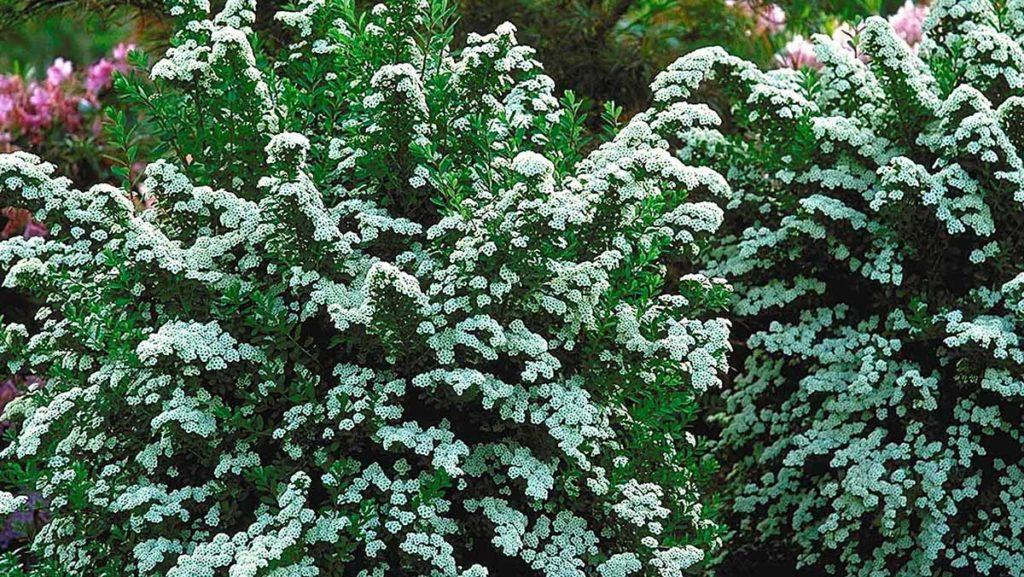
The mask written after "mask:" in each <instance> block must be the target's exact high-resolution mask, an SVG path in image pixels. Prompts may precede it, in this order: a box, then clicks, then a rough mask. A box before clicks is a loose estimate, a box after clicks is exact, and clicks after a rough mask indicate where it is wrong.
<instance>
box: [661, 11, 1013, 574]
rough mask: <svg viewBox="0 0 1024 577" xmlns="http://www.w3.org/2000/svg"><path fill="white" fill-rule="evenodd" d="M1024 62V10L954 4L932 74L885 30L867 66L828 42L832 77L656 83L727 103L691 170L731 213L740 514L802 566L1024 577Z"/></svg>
mask: <svg viewBox="0 0 1024 577" xmlns="http://www.w3.org/2000/svg"><path fill="white" fill-rule="evenodd" d="M1022 39H1024V2H1020V1H1019V0H1010V1H1008V2H1006V3H1005V5H1004V6H1002V7H1001V10H999V11H998V12H997V11H995V10H994V9H993V6H992V5H991V4H989V3H988V2H987V1H985V0H970V1H964V0H943V1H939V2H936V3H935V4H933V5H932V7H931V10H930V14H929V16H928V18H927V20H926V22H925V24H924V38H923V40H922V41H921V44H920V48H919V50H917V51H915V50H913V49H911V47H910V46H909V45H908V44H907V42H905V41H904V40H903V39H902V38H900V36H899V35H898V32H897V30H894V29H893V27H892V26H890V24H889V23H888V22H887V21H886V20H884V19H882V18H877V17H876V18H871V19H868V20H867V21H866V22H865V23H864V24H863V26H862V27H861V28H860V30H859V32H858V33H857V35H856V38H855V39H854V41H855V44H856V46H857V53H858V54H863V55H864V56H865V58H864V59H859V58H857V57H856V55H855V54H854V53H853V52H852V51H850V50H848V49H846V48H844V47H843V46H841V45H839V44H838V43H836V42H834V41H832V40H831V39H830V38H828V37H824V36H819V37H817V38H816V56H817V60H818V61H819V62H820V63H821V69H820V71H813V70H805V71H804V72H803V73H797V72H794V71H791V70H785V69H783V70H776V71H772V72H768V73H764V72H760V71H758V70H757V69H756V68H755V67H754V66H753V65H751V64H748V63H745V62H743V61H740V60H738V59H736V58H733V57H731V56H728V55H727V54H725V53H724V52H722V51H721V50H717V49H709V50H704V51H701V52H698V53H695V54H693V55H691V56H689V57H687V58H684V59H683V60H681V61H680V62H678V63H677V64H675V65H674V66H672V67H671V68H670V69H669V70H668V71H667V72H666V73H665V74H664V75H663V77H661V78H659V79H658V80H657V81H656V82H655V85H654V90H655V94H656V98H658V99H660V100H661V101H668V100H674V99H677V98H689V97H691V96H692V95H694V94H697V89H698V87H700V86H701V85H703V84H706V83H711V84H716V85H718V86H721V87H722V91H723V92H725V93H727V94H729V95H730V98H731V108H730V109H729V115H728V118H727V119H725V120H726V122H724V123H723V126H728V129H722V130H721V131H709V130H706V129H704V130H700V131H693V132H692V133H691V134H690V135H689V136H688V142H689V146H688V147H687V149H686V150H685V151H684V152H683V158H684V160H686V161H687V162H691V163H700V162H703V161H704V160H705V159H707V160H708V161H711V162H714V163H716V165H717V166H718V167H719V170H720V171H721V172H722V173H723V174H725V175H726V176H727V179H728V180H729V182H730V185H731V186H732V188H733V190H734V191H735V194H736V196H735V197H734V199H733V200H732V201H731V204H730V207H731V208H732V210H731V211H730V212H729V214H730V218H728V219H727V220H726V222H727V224H726V227H725V234H722V235H720V236H718V237H716V238H717V239H720V240H721V242H720V243H716V245H717V246H716V248H714V249H713V250H711V251H709V252H707V253H705V254H706V255H707V258H708V268H709V270H710V271H711V274H721V275H725V276H726V277H727V278H729V279H730V281H731V282H733V283H734V287H735V289H736V294H737V298H736V300H735V303H734V312H735V313H736V314H737V315H739V316H742V317H745V319H744V320H743V322H742V323H741V325H740V326H743V327H745V328H744V329H742V332H743V333H746V334H745V335H741V336H746V337H748V338H747V347H746V349H747V351H746V353H745V355H746V359H745V364H744V368H743V369H742V371H741V372H740V376H739V377H738V379H737V382H736V383H735V390H734V391H733V392H731V394H729V396H728V399H727V404H726V408H725V411H724V416H723V419H724V420H725V430H724V438H723V448H724V449H725V450H726V451H727V452H728V455H729V456H730V460H732V461H733V463H734V466H733V468H732V471H731V473H730V477H729V478H730V479H733V480H734V482H735V486H734V493H735V494H734V499H733V501H732V510H733V512H734V513H735V514H736V516H737V517H738V518H739V520H738V524H737V531H738V532H739V533H740V534H744V535H750V536H754V537H757V538H760V539H764V540H769V539H773V538H781V539H782V540H784V541H786V542H791V543H792V544H794V546H795V547H796V548H797V549H798V552H799V561H800V562H801V564H802V565H805V566H812V567H817V568H818V569H819V570H823V571H824V573H825V574H829V575H833V574H845V575H857V576H868V575H871V576H877V575H898V576H904V575H905V576H910V575H958V576H963V575H992V576H995V575H1010V576H1020V575H1022V574H1024V545H1022V543H1024V540H1022V536H1024V535H1022V532H1024V515H1022V514H1021V513H1022V511H1024V491H1022V487H1024V444H1022V440H1024V439H1022V431H1021V428H1020V419H1021V411H1022V408H1024V402H1022V401H1024V382H1022V375H1024V350H1022V349H1021V344H1022V341H1021V332H1020V331H1021V326H1022V322H1024V306H1022V297H1024V292H1022V288H1024V275H1022V271H1024V250H1022V249H1024V207H1022V204H1024V165H1022V162H1021V154H1022V151H1024V148H1022V147H1024V132H1022V127H1024V122H1022V119H1024V116H1022V115H1024V48H1022V45H1021V41H1022ZM865 61H866V62H865ZM738 324H739V323H738Z"/></svg>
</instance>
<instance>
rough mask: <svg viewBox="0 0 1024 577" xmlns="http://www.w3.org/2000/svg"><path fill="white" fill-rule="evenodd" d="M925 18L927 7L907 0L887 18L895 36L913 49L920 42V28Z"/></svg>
mask: <svg viewBox="0 0 1024 577" xmlns="http://www.w3.org/2000/svg"><path fill="white" fill-rule="evenodd" d="M927 16H928V6H926V5H924V4H920V5H917V4H914V3H913V2H912V1H911V0H907V2H906V4H904V5H903V7H902V8H900V9H899V10H898V11H897V12H896V13H895V14H893V15H892V16H890V17H889V24H890V25H892V29H893V31H894V32H896V35H897V36H899V37H900V38H902V39H903V40H904V41H905V42H906V43H907V44H908V45H910V46H912V47H913V46H916V45H917V43H918V42H920V41H921V28H922V27H923V24H924V19H925V18H926V17H927Z"/></svg>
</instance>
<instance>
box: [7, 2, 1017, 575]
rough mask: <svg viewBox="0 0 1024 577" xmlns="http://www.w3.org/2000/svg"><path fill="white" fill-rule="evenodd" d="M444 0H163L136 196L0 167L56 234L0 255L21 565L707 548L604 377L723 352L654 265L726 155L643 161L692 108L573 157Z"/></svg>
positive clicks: (708, 379)
mask: <svg viewBox="0 0 1024 577" xmlns="http://www.w3.org/2000/svg"><path fill="white" fill-rule="evenodd" d="M446 5H447V3H446V2H442V1H438V2H427V1H426V0H395V1H392V2H387V3H385V4H379V5H377V6H374V7H372V8H371V9H369V10H368V11H367V12H366V13H361V12H359V11H358V10H356V9H355V8H353V5H352V4H351V3H350V2H345V1H342V0H311V1H308V2H300V3H298V4H297V5H295V6H294V7H292V8H290V11H289V12H282V13H279V14H278V15H277V18H276V19H277V21H278V22H280V23H283V24H284V25H285V28H286V30H284V31H280V30H279V31H277V32H278V34H275V35H267V36H266V37H262V36H261V37H259V38H257V36H258V33H257V32H256V31H255V30H254V28H255V24H254V23H255V14H256V13H257V7H256V6H255V4H254V3H252V2H248V1H245V0H229V1H228V2H226V3H225V6H224V8H223V10H221V11H220V12H219V13H217V14H214V15H211V14H210V13H209V12H210V6H209V5H208V4H207V3H205V2H196V1H185V0H175V1H172V2H171V13H172V15H174V16H175V17H177V18H178V20H179V29H178V31H177V33H176V36H175V38H174V40H173V42H172V48H171V49H170V50H169V51H168V52H167V54H166V57H165V58H164V59H163V60H161V61H160V62H158V63H157V64H156V65H155V66H154V68H153V71H152V77H153V78H154V79H155V82H156V84H155V86H153V87H152V88H151V89H150V90H152V91H153V101H152V102H153V106H152V108H151V109H150V111H149V112H147V114H151V115H153V121H154V126H159V127H171V129H172V130H171V131H170V132H167V133H160V136H161V137H162V138H165V139H166V140H167V141H168V142H167V144H168V146H167V147H165V148H166V149H167V150H171V151H173V153H169V156H170V157H171V158H168V159H163V160H156V161H154V162H151V163H150V164H149V168H148V169H147V173H146V187H147V189H148V190H149V192H150V193H151V195H152V196H153V198H154V199H155V200H156V202H155V205H153V206H151V207H148V208H144V209H142V208H140V209H136V208H135V205H134V204H133V203H131V202H130V201H129V199H128V198H127V197H126V195H125V194H124V193H123V192H122V191H120V190H118V189H115V188H113V187H110V186H103V187H96V188H94V189H92V190H90V191H85V192H83V191H78V190H75V189H74V187H73V186H72V184H71V182H69V181H68V180H67V179H63V178H56V177H54V170H55V169H54V167H52V166H50V165H47V164H45V163H43V162H41V161H39V160H38V159H36V158H34V157H32V156H29V155H25V154H21V153H16V154H12V155H0V204H3V205H24V206H26V207H28V208H31V209H33V210H36V211H38V214H39V215H40V216H42V217H43V218H45V219H46V221H47V223H48V224H50V225H51V230H52V231H53V233H54V234H53V235H52V236H51V239H50V240H45V241H44V240H41V239H31V240H25V239H12V240H10V241H5V242H4V243H2V244H0V263H2V264H3V265H4V268H5V269H6V267H8V266H9V267H10V268H9V270H10V271H11V272H10V273H9V274H8V275H7V278H6V279H5V282H6V283H7V284H9V285H16V286H18V287H19V288H21V289H23V290H28V291H32V292H34V293H36V294H37V295H38V296H39V298H40V299H42V300H45V301H46V308H45V309H44V311H45V313H44V314H41V315H40V317H39V319H37V321H38V322H37V324H38V326H34V327H32V330H29V329H28V328H27V327H24V326H21V325H17V326H15V325H10V326H6V327H4V328H3V332H2V333H0V337H2V339H0V360H2V361H3V362H5V363H7V364H8V365H9V366H12V367H15V366H16V367H17V368H18V370H25V371H30V372H32V373H33V374H38V375H40V376H41V377H45V378H46V379H47V382H46V385H45V386H42V387H38V388H35V389H33V390H31V391H29V392H28V393H27V394H25V395H22V396H21V397H19V398H18V399H17V400H15V401H12V402H11V403H9V404H8V408H7V410H6V414H5V418H8V419H10V421H11V431H12V432H13V433H14V438H15V440H14V442H13V443H12V444H11V445H10V447H8V448H7V449H5V450H4V452H3V454H2V458H4V459H6V458H8V457H16V458H17V459H22V460H25V461H26V463H28V465H27V466H26V467H25V468H24V471H26V475H29V476H31V479H29V481H31V482H32V483H33V484H34V485H35V487H34V488H35V489H36V490H38V491H39V492H41V493H42V495H43V498H45V499H46V501H47V503H48V508H49V510H50V513H51V515H52V517H53V521H52V522H51V523H50V524H48V525H47V526H46V528H45V529H44V530H43V531H42V532H41V533H40V534H39V535H38V537H37V538H36V539H35V542H34V543H33V545H32V547H33V548H34V549H35V551H36V553H37V555H36V557H37V558H38V559H39V560H40V562H41V563H47V562H51V561H52V562H53V563H55V564H56V565H57V566H58V567H59V569H60V571H61V574H68V575H83V576H84V575H96V574H115V573H116V574H133V575H168V576H170V577H215V576H222V575H227V576H229V577H283V576H310V577H312V576H315V575H328V574H331V575H333V574H340V573H339V571H342V572H345V573H346V574H348V573H351V574H352V575H358V576H359V577H370V576H375V577H376V576H381V577H382V576H384V575H397V574H410V575H430V576H432V577H442V576H450V577H456V576H464V577H484V576H485V575H488V574H495V573H500V574H505V573H510V572H517V573H519V574H537V575H547V576H551V577H554V576H558V577H572V576H579V577H583V576H585V575H602V576H605V577H615V576H625V575H634V576H638V575H648V576H666V577H669V576H677V575H680V574H681V572H682V571H683V570H684V569H686V568H687V567H689V566H690V565H692V564H694V563H696V562H698V561H699V560H700V559H702V558H703V557H704V550H705V549H706V548H708V547H711V546H714V545H715V541H716V539H717V534H718V533H717V527H716V526H715V525H714V524H713V522H711V521H710V520H709V519H708V518H707V516H706V513H705V512H704V508H703V507H702V504H703V503H704V496H703V495H702V494H701V492H700V491H701V489H700V487H699V480H700V479H699V478H698V475H699V473H697V472H695V471H698V470H699V469H701V467H700V466H698V465H697V464H696V463H695V462H692V461H693V459H696V458H698V457H697V455H698V452H697V451H698V450H697V446H698V443H697V442H696V439H695V437H694V436H693V435H692V434H691V433H689V432H686V431H685V430H681V429H685V428H684V427H680V426H678V423H677V422H675V420H674V419H675V415H672V418H673V422H672V423H663V422H658V421H656V420H651V419H654V418H653V417H651V418H648V416H647V415H648V413H649V412H650V411H649V409H650V405H649V404H648V405H641V404H640V401H638V400H637V399H641V398H643V399H646V400H645V401H644V402H647V403H652V402H653V403H661V402H670V403H671V406H672V407H673V410H678V411H681V412H688V411H690V409H692V408H694V406H695V403H696V400H695V397H696V395H697V394H698V393H700V392H703V391H705V390H707V389H709V388H711V387H715V386H718V385H719V384H720V383H721V376H722V374H723V372H724V371H725V370H726V369H727V364H726V360H725V355H726V353H727V352H728V350H729V349H730V344H729V338H728V334H729V324H728V322H727V321H726V320H725V319H722V318H716V317H715V315H716V314H718V312H719V310H720V309H721V305H718V306H708V305H707V303H709V302H712V301H714V300H715V299H718V300H719V301H721V300H722V299H721V296H722V294H723V293H724V292H725V291H726V290H727V288H728V287H727V285H725V284H724V282H722V281H720V280H717V279H714V278H709V277H706V276H703V275H696V274H693V275H686V276H684V277H683V278H680V279H666V274H667V273H666V267H664V265H663V261H662V257H663V256H665V255H669V254H672V253H679V254H685V255H695V254H697V253H698V252H699V250H698V244H699V243H702V242H705V241H706V239H707V238H708V237H709V236H710V235H712V234H714V232H715V231H716V229H717V228H718V227H719V226H720V225H721V223H722V220H723V213H722V211H721V210H720V209H719V208H717V206H716V205H715V204H713V203H712V201H715V200H718V199H720V198H723V197H726V196H727V195H728V194H729V189H728V187H727V186H726V184H725V181H724V179H723V178H722V177H721V176H719V175H718V174H717V173H716V172H714V171H713V170H710V169H707V168H700V167H693V166H690V165H688V164H686V163H684V162H683V161H682V160H680V159H679V158H678V157H676V156H674V155H673V154H672V153H670V152H669V149H670V145H669V143H670V142H671V141H674V140H675V139H676V138H677V137H678V136H679V135H680V134H682V133H684V132H685V131H687V130H690V129H697V128H701V129H704V128H709V127H711V126H712V125H713V123H714V115H713V114H712V113H711V111H710V109H708V108H707V107H700V106H693V107H689V106H666V105H662V104H659V105H658V106H656V107H655V108H654V109H652V110H650V111H647V112H644V113H642V114H640V115H638V116H637V117H636V118H634V119H633V120H632V121H631V122H630V123H629V125H628V126H627V127H626V128H625V129H623V130H622V131H621V133H620V134H618V135H617V136H615V137H614V138H612V139H610V140H609V141H608V142H606V143H604V144H603V145H602V146H600V147H599V148H598V149H596V150H594V151H593V152H591V153H589V154H585V153H586V151H580V150H576V149H575V147H576V146H577V144H576V143H575V141H574V140H573V139H571V138H570V139H568V140H567V138H566V134H567V133H568V132H571V131H572V130H573V129H572V126H573V124H572V123H576V122H578V121H579V119H573V118H569V117H570V116H571V115H572V114H573V112H572V111H568V110H564V109H563V108H562V106H561V105H560V103H559V101H558V100H557V99H556V98H555V97H554V85H553V82H552V81H551V79H550V78H548V77H547V76H545V75H544V74H543V70H542V68H541V66H540V64H539V63H538V62H536V61H535V60H534V59H533V51H532V50H531V49H529V48H526V47H523V46H520V45H519V44H518V43H517V42H516V39H515V35H514V28H513V27H512V26H511V25H503V26H501V27H499V28H498V29H497V30H496V31H495V32H494V33H493V34H488V35H483V36H476V35H475V36H472V37H470V38H469V39H468V41H467V42H466V45H465V47H464V48H462V49H456V48H454V47H452V46H450V45H449V42H450V40H451V39H450V38H449V35H448V30H449V29H448V25H449V24H450V22H449V20H448V18H449V14H448V12H447V8H446ZM289 35H291V37H288V36H289ZM257 40H258V41H257ZM566 123H569V124H566ZM958 214H959V213H958ZM674 270H675V271H676V272H674V273H673V274H679V272H678V271H679V269H678V268H676V269H674ZM666 280H668V281H669V282H666ZM676 281H678V282H676ZM677 286H678V287H679V293H680V294H671V292H672V291H673V290H675V288H674V287H677ZM663 287H669V288H663ZM1009 290H1010V289H1008V291H1009ZM979 338H981V337H979ZM971 342H972V343H974V342H977V339H974V340H972V341H971ZM965 346H966V345H965ZM994 386H995V385H994ZM652 391H656V393H654V394H652V393H651V392H652ZM662 395H664V396H662ZM651 397H653V398H651ZM662 412H663V411H662ZM21 504H22V503H21V501H19V500H18V499H17V498H14V497H12V496H9V495H6V494H0V512H3V511H9V510H14V509H16V508H17V507H19V506H21Z"/></svg>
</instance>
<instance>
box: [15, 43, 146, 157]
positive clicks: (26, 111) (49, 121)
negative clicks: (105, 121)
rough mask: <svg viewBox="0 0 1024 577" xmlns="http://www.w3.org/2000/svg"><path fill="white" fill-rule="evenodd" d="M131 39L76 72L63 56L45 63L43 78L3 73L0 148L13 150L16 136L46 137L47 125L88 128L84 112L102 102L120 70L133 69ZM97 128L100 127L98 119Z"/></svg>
mask: <svg viewBox="0 0 1024 577" xmlns="http://www.w3.org/2000/svg"><path fill="white" fill-rule="evenodd" d="M132 49H133V46H132V45H130V44H121V45H119V46H117V47H116V48H114V50H113V52H112V53H111V55H110V57H109V58H102V59H100V60H99V61H98V62H96V63H95V64H93V65H92V66H89V68H88V69H87V70H86V71H85V73H84V75H80V74H76V73H75V69H74V66H73V65H72V64H71V63H70V62H68V61H67V60H65V59H63V58H58V59H56V60H55V61H54V62H53V64H51V65H50V67H49V68H47V69H46V77H45V78H44V79H42V80H30V79H27V78H23V77H21V76H19V75H0V149H3V150H10V149H12V148H13V147H14V146H15V145H16V144H15V143H16V142H17V141H21V140H24V141H25V142H27V143H29V144H30V145H31V144H35V143H38V142H40V141H42V140H43V138H44V137H45V135H46V133H47V131H49V130H50V129H53V128H56V127H59V128H61V129H62V130H64V131H67V132H80V131H82V130H83V129H84V128H85V113H86V112H88V111H92V110H95V109H96V108H98V106H99V98H100V96H101V95H102V94H103V93H104V92H105V91H107V90H109V89H110V86H111V84H112V83H113V75H114V72H115V71H121V72H125V71H127V70H128V68H129V65H128V53H129V52H130V51H131V50H132ZM92 129H93V130H98V125H97V124H95V123H94V125H93V126H92Z"/></svg>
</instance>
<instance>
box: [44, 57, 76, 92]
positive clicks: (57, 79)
mask: <svg viewBox="0 0 1024 577" xmlns="http://www.w3.org/2000/svg"><path fill="white" fill-rule="evenodd" d="M74 71H75V69H74V66H72V65H71V63H70V62H68V61H67V60H64V59H63V58H58V59H56V60H54V61H53V64H51V65H50V67H49V68H47V69H46V84H47V85H48V86H50V87H51V88H56V87H58V86H60V85H61V84H62V83H63V82H64V81H65V80H67V79H68V78H71V75H72V74H74Z"/></svg>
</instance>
